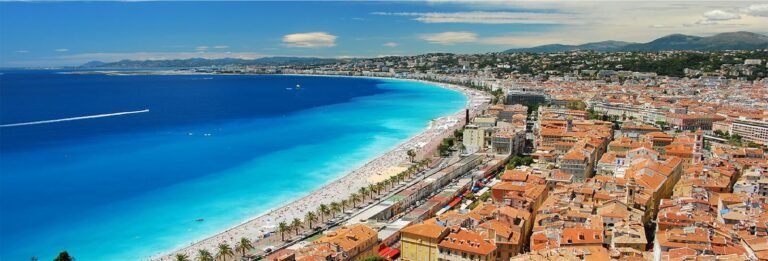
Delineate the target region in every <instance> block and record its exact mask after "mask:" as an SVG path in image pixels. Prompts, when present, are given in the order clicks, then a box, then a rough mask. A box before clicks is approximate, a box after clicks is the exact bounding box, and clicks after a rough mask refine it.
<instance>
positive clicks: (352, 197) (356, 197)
mask: <svg viewBox="0 0 768 261" xmlns="http://www.w3.org/2000/svg"><path fill="white" fill-rule="evenodd" d="M349 200H350V201H352V207H353V208H356V207H357V205H356V204H355V203H357V202H360V194H357V193H352V195H349Z"/></svg>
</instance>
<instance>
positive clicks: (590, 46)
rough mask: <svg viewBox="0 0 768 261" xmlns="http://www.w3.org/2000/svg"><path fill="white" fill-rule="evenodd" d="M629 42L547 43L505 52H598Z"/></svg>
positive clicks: (612, 49)
mask: <svg viewBox="0 0 768 261" xmlns="http://www.w3.org/2000/svg"><path fill="white" fill-rule="evenodd" d="M628 44H632V43H629V42H622V41H602V42H596V43H586V44H581V45H566V44H547V45H541V46H536V47H531V48H520V49H509V50H506V51H505V52H507V53H556V52H568V51H576V50H592V51H598V52H611V51H616V50H618V49H619V48H621V47H624V46H626V45H628Z"/></svg>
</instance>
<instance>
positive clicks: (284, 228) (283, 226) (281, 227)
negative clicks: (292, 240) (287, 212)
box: [277, 221, 290, 241]
mask: <svg viewBox="0 0 768 261" xmlns="http://www.w3.org/2000/svg"><path fill="white" fill-rule="evenodd" d="M277 230H278V231H280V238H281V239H283V241H285V232H288V230H290V227H289V226H288V224H287V223H285V221H283V222H280V224H278V225H277Z"/></svg>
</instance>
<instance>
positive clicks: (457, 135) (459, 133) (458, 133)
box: [453, 129, 464, 140]
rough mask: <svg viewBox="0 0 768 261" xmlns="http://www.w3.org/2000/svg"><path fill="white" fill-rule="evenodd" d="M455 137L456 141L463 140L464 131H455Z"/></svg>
mask: <svg viewBox="0 0 768 261" xmlns="http://www.w3.org/2000/svg"><path fill="white" fill-rule="evenodd" d="M453 137H454V138H455V139H456V140H461V139H462V138H464V129H456V130H453Z"/></svg>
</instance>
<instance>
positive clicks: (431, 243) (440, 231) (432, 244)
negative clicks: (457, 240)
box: [400, 223, 449, 261]
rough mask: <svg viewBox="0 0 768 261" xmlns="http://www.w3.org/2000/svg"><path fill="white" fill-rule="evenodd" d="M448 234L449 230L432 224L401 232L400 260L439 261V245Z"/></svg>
mask: <svg viewBox="0 0 768 261" xmlns="http://www.w3.org/2000/svg"><path fill="white" fill-rule="evenodd" d="M448 232H449V230H448V228H446V227H444V226H441V225H438V224H431V223H422V224H416V225H411V226H408V227H406V228H404V229H402V230H400V258H402V259H403V260H404V261H437V260H438V258H439V256H438V244H440V241H441V240H442V239H443V238H444V237H445V236H446V235H448Z"/></svg>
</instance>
